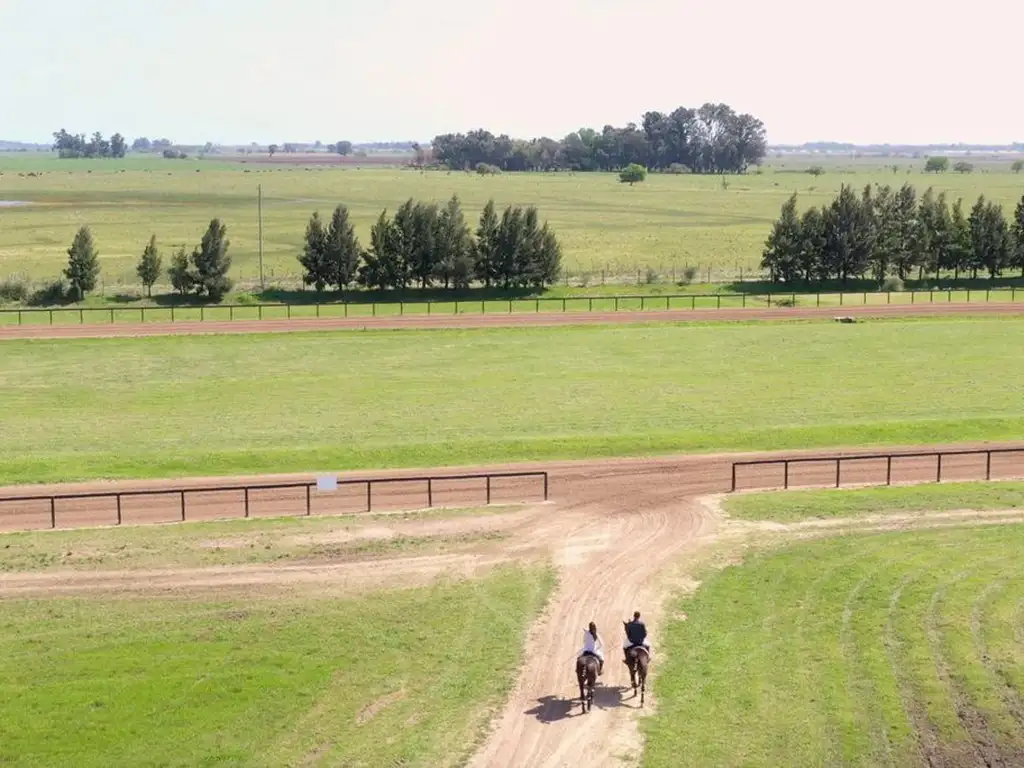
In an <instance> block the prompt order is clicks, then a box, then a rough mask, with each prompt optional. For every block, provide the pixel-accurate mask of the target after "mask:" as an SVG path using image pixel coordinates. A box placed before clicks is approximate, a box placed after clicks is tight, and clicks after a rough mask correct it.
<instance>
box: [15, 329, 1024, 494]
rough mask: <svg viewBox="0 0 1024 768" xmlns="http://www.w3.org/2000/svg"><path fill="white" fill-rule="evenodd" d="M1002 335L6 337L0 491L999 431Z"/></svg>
mask: <svg viewBox="0 0 1024 768" xmlns="http://www.w3.org/2000/svg"><path fill="white" fill-rule="evenodd" d="M1022 341H1024V321H1020V320H1016V319H1012V320H1011V319H989V320H976V321H957V322H949V321H931V322H918V323H895V322H889V323H879V324H871V323H863V324H857V325H852V326H847V325H838V324H801V325H785V324H776V325H759V324H752V325H738V326H734V327H733V326H703V327H700V326H697V327H690V326H673V325H650V326H637V327H626V326H617V327H608V326H605V327H567V328H555V329H550V328H548V329H541V328H534V329H489V330H478V331H433V332H430V331H420V332H380V333H377V332H375V333H363V332H344V333H310V334H289V335H287V336H285V335H252V336H248V335H238V336H211V337H191V338H189V337H166V338H149V339H107V340H75V341H58V340H52V341H42V340H34V341H7V342H3V344H0V401H2V402H3V403H4V411H5V412H4V417H3V429H4V439H3V441H2V442H0V483H16V482H37V481H58V480H72V479H89V478H98V477H112V478H117V477H158V476H175V475H211V474H233V473H244V472H282V471H312V470H343V469H350V468H357V467H372V468H381V467H387V466H437V465H452V464H479V463H487V462H499V461H507V460H519V459H523V460H526V459H554V458H587V457H597V456H616V455H629V454H632V455H643V454H658V453H671V452H687V451H689V452H696V451H707V450H722V449H781V448H806V447H813V446H834V445H843V444H845V445H857V444H870V443H873V444H886V443H888V444H892V443H918V442H937V441H960V440H982V439H993V440H997V439H1006V440H1009V439H1016V438H1018V437H1019V436H1020V434H1021V432H1022V430H1024V416H1022V415H1021V412H1020V403H1021V401H1022V395H1024V392H1022V387H1024V385H1022V383H1021V382H1024V357H1022V356H1021V355H1019V354H1017V352H1016V350H1017V349H1018V348H1019V346H1020V345H1021V342H1022ZM925 372H927V375H925Z"/></svg>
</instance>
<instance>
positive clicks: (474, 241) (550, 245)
mask: <svg viewBox="0 0 1024 768" xmlns="http://www.w3.org/2000/svg"><path fill="white" fill-rule="evenodd" d="M561 261H562V255H561V246H560V245H559V243H558V238H557V237H556V236H555V234H554V232H552V231H551V229H550V228H549V227H548V225H547V222H545V223H544V224H541V223H540V219H539V217H538V214H537V209H536V208H534V207H532V206H531V207H527V208H525V209H524V208H521V207H518V206H509V207H508V208H506V209H505V211H504V212H503V213H502V215H501V216H500V217H499V216H498V214H497V211H496V210H495V207H494V201H489V202H488V203H487V205H486V206H485V207H484V210H483V213H482V214H481V216H480V220H479V225H478V227H477V230H476V233H475V236H474V234H473V233H472V232H470V228H469V226H468V225H467V223H466V219H465V216H464V215H463V212H462V205H461V203H460V202H459V198H458V197H455V196H453V197H452V198H451V200H449V201H448V203H447V204H446V205H445V206H444V207H443V208H439V207H438V206H437V205H435V204H433V203H423V202H414V201H413V200H411V199H410V200H408V201H406V202H405V203H403V204H402V205H401V206H400V207H399V208H398V210H396V211H395V215H394V216H393V217H391V216H388V212H387V210H384V211H382V212H381V214H380V217H379V218H378V219H377V222H376V223H375V224H374V225H373V227H372V228H371V229H370V247H369V248H368V249H364V248H363V247H362V246H361V245H360V243H359V239H358V238H357V237H356V234H355V230H354V229H353V227H352V224H351V223H350V221H349V213H348V209H347V208H345V206H343V205H339V206H338V207H337V208H335V209H334V213H333V214H332V216H331V220H330V223H329V224H326V225H325V224H324V222H323V220H322V219H321V218H320V215H319V213H314V214H313V216H312V218H310V220H309V224H308V226H307V227H306V236H305V247H304V248H303V252H302V254H301V255H300V256H299V263H300V264H301V265H302V267H303V269H304V271H305V274H304V278H303V279H304V280H305V281H306V283H307V284H310V285H313V286H315V287H316V289H317V290H318V291H322V290H324V289H325V288H326V287H332V288H336V289H338V290H343V289H345V288H347V287H348V286H350V285H352V284H353V283H356V284H358V285H361V286H363V287H366V288H374V289H380V290H384V289H387V288H398V289H404V288H407V287H409V286H412V285H417V286H419V287H421V288H428V287H430V286H432V285H442V286H443V287H444V288H446V289H447V288H455V289H462V288H467V287H469V285H470V284H471V283H472V282H473V281H478V282H480V283H482V284H483V285H485V286H488V287H489V286H500V287H502V288H513V287H527V286H530V287H537V288H540V287H543V286H545V285H550V284H551V283H553V282H555V281H556V280H557V279H558V275H559V272H560V271H561Z"/></svg>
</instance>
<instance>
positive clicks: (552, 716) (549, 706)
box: [523, 690, 597, 723]
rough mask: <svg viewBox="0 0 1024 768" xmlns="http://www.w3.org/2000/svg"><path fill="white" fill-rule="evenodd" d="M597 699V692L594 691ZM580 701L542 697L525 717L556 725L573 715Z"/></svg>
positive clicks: (526, 712)
mask: <svg viewBox="0 0 1024 768" xmlns="http://www.w3.org/2000/svg"><path fill="white" fill-rule="evenodd" d="M594 698H595V700H596V699H597V691H596V690H595V691H594ZM579 704H580V702H579V699H563V698H560V697H558V696H542V697H541V698H539V699H537V705H536V706H535V707H531V708H530V709H528V710H526V711H525V712H524V713H523V714H524V715H533V716H534V717H536V718H537V721H538V722H541V723H556V722H558V721H559V720H565V719H566V718H568V717H572V715H573V707H579Z"/></svg>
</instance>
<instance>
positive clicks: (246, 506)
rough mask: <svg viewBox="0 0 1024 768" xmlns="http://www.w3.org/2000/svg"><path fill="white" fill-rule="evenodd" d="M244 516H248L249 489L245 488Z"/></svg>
mask: <svg viewBox="0 0 1024 768" xmlns="http://www.w3.org/2000/svg"><path fill="white" fill-rule="evenodd" d="M245 516H246V517H248V516H249V488H248V487H246V488H245Z"/></svg>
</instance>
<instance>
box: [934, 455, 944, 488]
mask: <svg viewBox="0 0 1024 768" xmlns="http://www.w3.org/2000/svg"><path fill="white" fill-rule="evenodd" d="M936 455H937V456H938V459H939V460H938V461H937V462H936V464H935V482H936V483H941V482H942V454H941V453H939V454H936Z"/></svg>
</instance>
